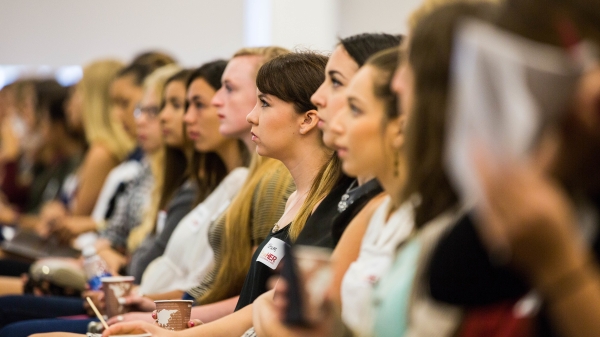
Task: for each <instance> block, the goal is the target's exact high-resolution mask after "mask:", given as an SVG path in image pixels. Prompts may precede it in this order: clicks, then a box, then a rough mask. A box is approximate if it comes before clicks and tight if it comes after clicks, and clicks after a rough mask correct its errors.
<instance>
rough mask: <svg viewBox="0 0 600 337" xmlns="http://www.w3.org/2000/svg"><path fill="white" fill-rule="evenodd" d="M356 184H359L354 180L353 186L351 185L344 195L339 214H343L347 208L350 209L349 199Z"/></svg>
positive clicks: (339, 205)
mask: <svg viewBox="0 0 600 337" xmlns="http://www.w3.org/2000/svg"><path fill="white" fill-rule="evenodd" d="M356 182H357V180H354V181H353V182H352V184H350V186H348V189H347V190H346V193H344V195H342V199H341V200H340V202H339V203H338V212H340V213H342V212H343V211H345V210H346V208H348V206H350V205H349V201H348V199H350V191H352V189H354V186H355V185H356Z"/></svg>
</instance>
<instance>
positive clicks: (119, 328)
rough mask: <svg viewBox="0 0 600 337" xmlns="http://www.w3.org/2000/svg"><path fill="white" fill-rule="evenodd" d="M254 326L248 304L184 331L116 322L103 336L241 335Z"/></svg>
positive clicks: (217, 336) (238, 336)
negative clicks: (144, 333) (139, 334)
mask: <svg viewBox="0 0 600 337" xmlns="http://www.w3.org/2000/svg"><path fill="white" fill-rule="evenodd" d="M251 327H252V305H248V306H246V307H244V308H243V309H241V310H238V311H236V312H234V313H232V314H231V315H228V316H225V317H223V318H221V319H219V320H216V321H214V322H211V323H207V324H203V325H200V326H197V327H194V328H190V329H187V330H183V331H178V332H171V331H168V330H165V329H163V328H160V327H158V326H156V325H154V324H150V323H147V322H143V321H135V322H130V323H122V324H115V325H113V326H111V327H110V328H109V329H108V330H105V331H104V333H103V334H102V336H104V337H108V336H110V335H123V334H132V333H143V332H150V333H151V334H152V336H153V337H158V336H160V337H171V336H173V337H197V336H210V337H225V336H228V337H240V336H241V335H242V334H243V333H244V332H246V330H248V329H250V328H251Z"/></svg>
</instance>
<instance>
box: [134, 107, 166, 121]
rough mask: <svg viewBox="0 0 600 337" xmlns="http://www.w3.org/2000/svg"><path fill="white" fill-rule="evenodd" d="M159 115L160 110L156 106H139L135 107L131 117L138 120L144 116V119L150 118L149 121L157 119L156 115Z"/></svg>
mask: <svg viewBox="0 0 600 337" xmlns="http://www.w3.org/2000/svg"><path fill="white" fill-rule="evenodd" d="M159 113H160V108H159V107H157V106H153V105H151V106H141V105H139V104H138V105H137V106H136V107H135V110H133V117H134V118H135V119H138V118H140V117H142V115H146V117H148V118H150V119H154V118H156V117H158V114H159Z"/></svg>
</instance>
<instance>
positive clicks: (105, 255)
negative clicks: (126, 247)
mask: <svg viewBox="0 0 600 337" xmlns="http://www.w3.org/2000/svg"><path fill="white" fill-rule="evenodd" d="M97 252H98V255H99V256H100V257H101V258H102V259H103V260H104V262H106V266H107V267H108V270H109V271H110V273H111V274H112V275H118V274H119V270H120V269H121V267H123V266H125V265H126V264H127V258H125V256H123V255H122V254H121V253H119V252H117V251H116V250H114V249H112V248H108V249H103V250H101V251H97Z"/></svg>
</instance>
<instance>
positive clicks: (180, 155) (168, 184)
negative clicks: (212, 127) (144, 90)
mask: <svg viewBox="0 0 600 337" xmlns="http://www.w3.org/2000/svg"><path fill="white" fill-rule="evenodd" d="M191 73H192V71H191V70H189V69H184V70H181V71H179V72H178V73H176V74H175V75H173V76H171V77H169V79H167V81H166V82H165V86H164V88H165V89H166V88H167V85H168V84H169V83H171V82H182V83H183V84H184V85H185V83H187V79H188V78H189V76H190V74H191ZM165 100H166V97H164V99H163V101H162V102H161V110H162V108H164V106H165ZM184 134H185V133H184ZM193 147H194V145H193V143H192V142H191V141H190V140H188V139H187V137H184V146H183V147H182V148H177V147H173V146H168V145H165V163H164V165H165V169H164V176H163V187H162V192H161V195H160V202H159V203H158V207H159V209H161V210H164V209H166V207H167V204H168V203H169V201H170V200H171V199H172V198H173V196H174V195H175V191H176V190H177V189H178V188H179V187H180V186H181V185H183V183H184V182H185V181H186V180H187V179H189V177H190V170H189V169H188V161H189V160H190V159H191V155H192V152H193Z"/></svg>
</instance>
